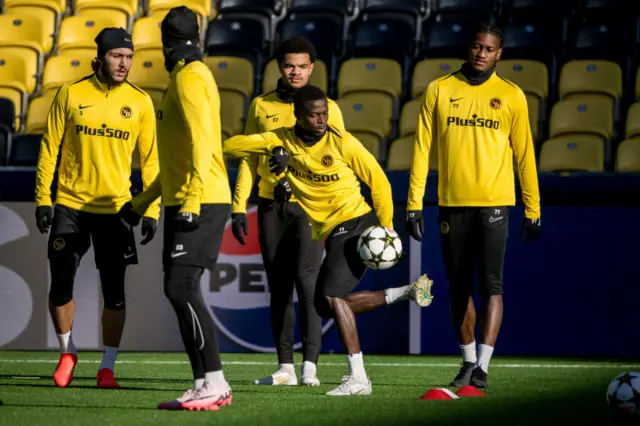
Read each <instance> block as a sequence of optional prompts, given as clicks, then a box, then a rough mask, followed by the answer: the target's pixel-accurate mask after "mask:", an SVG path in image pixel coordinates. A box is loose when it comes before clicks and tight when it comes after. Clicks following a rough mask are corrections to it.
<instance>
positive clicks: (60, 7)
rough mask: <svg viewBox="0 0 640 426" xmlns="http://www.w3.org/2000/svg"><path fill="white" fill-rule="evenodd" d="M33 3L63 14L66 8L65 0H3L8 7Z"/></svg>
mask: <svg viewBox="0 0 640 426" xmlns="http://www.w3.org/2000/svg"><path fill="white" fill-rule="evenodd" d="M27 5H34V6H39V7H46V8H49V9H51V10H53V11H55V12H56V13H59V14H63V13H64V12H65V11H66V10H67V1H66V0H5V1H4V7H5V8H7V9H9V8H12V7H17V6H27Z"/></svg>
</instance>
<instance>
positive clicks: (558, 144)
mask: <svg viewBox="0 0 640 426" xmlns="http://www.w3.org/2000/svg"><path fill="white" fill-rule="evenodd" d="M604 160H605V144H604V143H603V142H602V139H601V138H600V137H598V136H597V135H592V134H591V135H585V134H582V135H580V134H572V135H565V136H561V137H558V138H554V139H549V140H548V141H546V142H545V143H544V144H543V145H542V150H541V152H540V164H539V167H538V169H539V170H540V171H543V172H567V171H569V172H570V171H582V172H602V171H604Z"/></svg>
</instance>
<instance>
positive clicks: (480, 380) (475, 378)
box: [471, 367, 489, 388]
mask: <svg viewBox="0 0 640 426" xmlns="http://www.w3.org/2000/svg"><path fill="white" fill-rule="evenodd" d="M488 377H489V375H488V374H487V373H485V372H484V370H483V369H482V368H480V367H476V368H474V369H473V372H472V373H471V386H475V387H477V388H488V387H489V384H488V383H487V379H488Z"/></svg>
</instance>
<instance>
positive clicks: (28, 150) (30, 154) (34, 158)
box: [9, 134, 42, 167]
mask: <svg viewBox="0 0 640 426" xmlns="http://www.w3.org/2000/svg"><path fill="white" fill-rule="evenodd" d="M41 142H42V135H30V134H22V135H16V136H14V137H13V139H12V141H11V154H10V155H9V165H10V166H30V167H34V166H36V165H37V164H38V155H39V154H40V143H41Z"/></svg>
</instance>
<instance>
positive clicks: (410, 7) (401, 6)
mask: <svg viewBox="0 0 640 426" xmlns="http://www.w3.org/2000/svg"><path fill="white" fill-rule="evenodd" d="M427 10H428V1H427V0H363V2H362V10H361V12H362V13H364V14H374V13H404V14H408V15H411V16H413V17H415V18H416V19H419V18H420V17H424V16H425V15H426V14H427Z"/></svg>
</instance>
